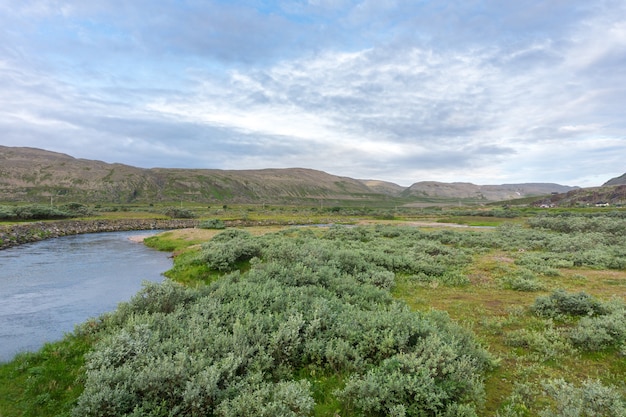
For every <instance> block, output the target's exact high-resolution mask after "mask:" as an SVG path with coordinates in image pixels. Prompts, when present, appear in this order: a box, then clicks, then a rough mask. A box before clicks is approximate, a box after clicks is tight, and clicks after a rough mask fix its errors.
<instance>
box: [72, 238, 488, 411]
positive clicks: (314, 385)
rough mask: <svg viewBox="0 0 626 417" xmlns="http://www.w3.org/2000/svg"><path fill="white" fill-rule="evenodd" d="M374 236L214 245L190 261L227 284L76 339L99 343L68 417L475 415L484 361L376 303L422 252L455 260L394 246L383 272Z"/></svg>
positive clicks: (461, 339) (447, 323) (435, 328)
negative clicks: (323, 393)
mask: <svg viewBox="0 0 626 417" xmlns="http://www.w3.org/2000/svg"><path fill="white" fill-rule="evenodd" d="M415 232H417V231H415ZM385 233H386V232H385V229H373V230H365V229H361V228H354V229H348V228H341V229H332V230H331V231H329V232H328V233H326V234H325V235H324V237H323V238H319V237H317V236H315V234H313V233H311V232H310V231H305V230H303V231H290V232H288V233H284V234H277V235H271V236H262V237H253V236H252V235H249V234H248V233H246V232H243V231H240V230H227V231H225V232H223V233H221V234H219V235H217V236H216V237H215V238H213V239H212V240H211V241H209V242H207V243H206V244H204V245H203V248H202V251H201V252H199V254H198V256H197V257H196V258H194V259H192V260H190V261H189V262H194V263H198V262H203V263H207V264H208V265H209V266H210V269H212V270H215V271H234V272H230V273H228V274H227V275H224V276H222V277H220V278H219V279H218V280H216V281H214V282H212V283H211V284H210V285H208V286H204V287H200V288H198V289H189V288H185V287H181V286H179V285H178V284H174V283H171V282H166V283H164V284H161V285H158V284H148V285H147V286H146V288H145V289H144V290H143V291H142V292H141V293H140V294H138V295H137V296H136V297H135V298H134V299H133V300H132V301H130V302H129V303H127V304H124V305H121V306H120V307H119V308H118V310H117V311H116V312H115V313H113V314H111V315H109V316H106V317H103V318H102V319H101V320H99V321H97V322H94V323H88V324H86V325H84V326H83V327H82V330H81V331H85V332H94V331H97V332H98V333H99V334H101V335H102V336H101V340H100V341H99V342H98V343H97V344H96V346H95V348H94V350H93V352H91V353H90V354H89V355H88V356H87V365H86V369H87V376H86V384H85V392H84V393H83V395H82V396H81V398H80V399H79V401H78V405H77V407H76V409H75V410H74V415H77V416H78V415H80V416H88V415H98V416H108V415H110V416H121V415H147V414H149V415H189V416H194V415H220V416H241V415H249V416H252V415H255V416H256V415H260V416H263V415H267V416H274V415H293V416H306V415H311V413H312V412H313V410H314V409H315V407H316V404H318V407H322V406H328V405H329V404H330V405H332V406H334V407H336V408H337V411H340V412H341V413H342V414H344V413H347V414H348V415H369V416H379V415H380V416H383V415H398V416H400V415H409V416H410V415H414V416H417V415H433V416H434V415H467V416H471V415H476V411H475V410H476V407H480V405H481V398H483V396H484V394H483V383H482V379H483V375H484V372H485V371H486V370H487V369H488V368H489V367H490V366H491V364H492V360H491V358H490V356H489V355H488V354H487V352H486V351H485V350H484V349H483V348H482V347H481V346H480V345H479V344H478V343H477V342H476V341H475V340H474V339H473V337H472V336H471V334H470V333H469V332H467V331H466V330H464V329H462V328H461V327H459V326H458V325H456V324H454V323H453V322H452V321H451V320H450V319H449V318H448V317H447V315H445V314H444V313H438V312H430V313H416V312H412V311H410V310H409V309H408V308H407V306H406V305H404V304H403V303H401V302H398V301H394V299H393V298H392V297H391V294H390V293H389V288H391V287H392V286H393V282H394V273H393V272H394V270H398V271H405V272H406V273H423V272H422V270H423V269H424V268H423V265H422V262H423V259H422V256H423V255H422V251H424V250H426V251H428V252H429V253H430V255H428V256H430V257H432V259H434V260H437V262H439V263H442V261H441V259H440V257H446V256H448V257H452V256H453V255H458V254H459V253H457V252H456V251H454V250H450V249H445V246H441V247H439V246H440V245H439V244H437V243H436V242H432V243H431V244H427V245H426V246H425V247H422V246H418V247H415V248H414V249H415V250H413V251H410V252H409V253H406V254H402V253H401V252H403V251H401V250H400V247H401V246H400V245H396V247H395V249H390V250H391V251H392V252H393V253H395V256H397V257H398V259H397V260H396V261H395V262H394V261H389V260H388V259H385V258H384V257H382V256H380V254H378V255H374V254H376V252H377V250H376V249H374V248H375V247H377V246H378V247H379V249H380V245H382V242H381V241H380V240H381V239H379V237H380V236H381V235H384V234H385ZM405 238H406V237H405ZM387 239H388V238H387ZM392 247H393V245H392ZM464 262H467V260H465V261H464ZM461 263H462V262H461ZM457 264H458V262H456V263H454V264H453V265H452V266H450V268H452V269H455V268H457V267H458V265H457ZM240 270H242V271H245V272H240ZM440 272H442V273H443V274H444V275H445V273H446V270H445V269H442V270H441V271H440ZM95 329H97V330H95ZM337 378H339V382H336V381H337ZM326 380H331V381H334V383H335V384H336V387H335V388H334V389H332V390H331V392H330V393H329V395H330V397H331V399H330V400H329V399H326V400H324V401H321V403H320V398H316V392H319V391H320V390H328V388H325V387H326V385H327V382H326Z"/></svg>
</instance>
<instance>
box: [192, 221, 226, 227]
mask: <svg viewBox="0 0 626 417" xmlns="http://www.w3.org/2000/svg"><path fill="white" fill-rule="evenodd" d="M198 228H200V229H225V228H226V224H225V223H224V222H223V221H222V220H220V219H211V220H204V221H202V222H200V224H198Z"/></svg>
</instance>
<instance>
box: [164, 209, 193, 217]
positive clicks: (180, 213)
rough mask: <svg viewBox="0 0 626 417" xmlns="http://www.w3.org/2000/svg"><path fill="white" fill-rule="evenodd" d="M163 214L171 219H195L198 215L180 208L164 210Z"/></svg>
mask: <svg viewBox="0 0 626 417" xmlns="http://www.w3.org/2000/svg"><path fill="white" fill-rule="evenodd" d="M163 214H165V215H166V216H168V217H171V218H172V219H193V218H195V217H196V214H195V213H194V212H193V211H191V210H188V209H185V208H178V207H169V208H166V209H165V210H163Z"/></svg>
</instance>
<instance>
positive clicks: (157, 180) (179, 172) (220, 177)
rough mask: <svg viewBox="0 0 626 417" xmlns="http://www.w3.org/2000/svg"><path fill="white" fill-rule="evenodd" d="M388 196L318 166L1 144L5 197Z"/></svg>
mask: <svg viewBox="0 0 626 417" xmlns="http://www.w3.org/2000/svg"><path fill="white" fill-rule="evenodd" d="M398 187H399V186H398ZM387 198H389V195H387V194H386V193H385V192H383V191H380V190H373V189H370V188H369V187H368V186H367V185H366V184H365V183H363V182H362V181H359V180H356V179H352V178H348V177H339V176H335V175H331V174H327V173H325V172H322V171H315V170H312V169H304V168H289V169H262V170H241V171H234V170H232V171H229V170H217V169H165V168H152V169H143V168H136V167H133V166H129V165H123V164H109V163H105V162H102V161H92V160H86V159H77V158H73V157H71V156H69V155H65V154H61V153H56V152H50V151H46V150H42V149H35V148H18V147H6V146H0V199H1V200H5V201H27V202H33V201H47V200H50V199H53V200H55V199H56V200H58V201H81V202H114V203H130V202H135V201H137V202H160V201H172V202H178V201H181V200H185V201H196V202H207V203H210V202H231V203H252V202H267V203H269V202H275V203H290V202H302V201H306V200H311V201H318V200H320V199H323V200H355V201H359V200H385V199H387Z"/></svg>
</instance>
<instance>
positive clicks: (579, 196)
mask: <svg viewBox="0 0 626 417" xmlns="http://www.w3.org/2000/svg"><path fill="white" fill-rule="evenodd" d="M534 204H535V205H537V206H559V207H577V206H578V207H585V206H598V207H607V206H611V207H614V206H618V207H619V206H624V205H626V184H623V185H603V186H602V187H590V188H581V189H577V190H572V191H568V192H567V193H563V194H555V195H551V196H550V197H546V198H544V199H540V200H537V201H536V202H535V203H534Z"/></svg>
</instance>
